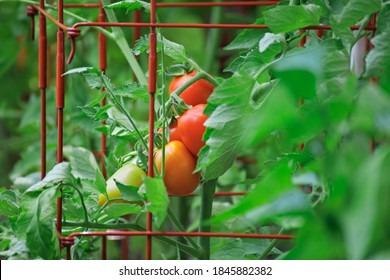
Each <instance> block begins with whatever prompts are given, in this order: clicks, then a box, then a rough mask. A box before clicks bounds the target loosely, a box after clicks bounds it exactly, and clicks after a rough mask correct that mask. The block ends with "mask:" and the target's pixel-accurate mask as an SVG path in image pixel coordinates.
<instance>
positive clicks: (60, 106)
mask: <svg viewBox="0 0 390 280" xmlns="http://www.w3.org/2000/svg"><path fill="white" fill-rule="evenodd" d="M57 3H58V23H59V24H61V25H62V24H63V21H64V14H63V0H58V1H57ZM42 11H44V10H42V9H40V12H42ZM64 72H65V38H64V30H63V29H62V28H61V26H58V31H57V59H56V108H57V162H58V163H60V162H62V161H63V146H64V144H63V128H64V121H63V116H64V105H65V104H64V101H65V92H64V91H65V84H64V82H65V81H64V76H63V75H62V74H63V73H64ZM61 192H62V190H61ZM56 228H57V231H58V232H59V233H60V234H61V232H62V196H60V197H59V198H58V199H57V225H56Z"/></svg>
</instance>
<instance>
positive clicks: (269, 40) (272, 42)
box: [259, 33, 286, 53]
mask: <svg viewBox="0 0 390 280" xmlns="http://www.w3.org/2000/svg"><path fill="white" fill-rule="evenodd" d="M283 45H286V40H285V38H284V36H283V35H282V34H273V33H265V34H264V37H263V38H262V39H261V40H260V42H259V52H261V53H263V52H265V51H267V50H268V49H271V48H272V51H273V52H275V53H280V52H281V51H282V46H283Z"/></svg>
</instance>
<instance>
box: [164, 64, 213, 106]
mask: <svg viewBox="0 0 390 280" xmlns="http://www.w3.org/2000/svg"><path fill="white" fill-rule="evenodd" d="M197 73H198V72H197V71H196V70H195V71H192V72H190V73H188V74H186V75H182V76H177V77H175V78H173V80H172V81H171V83H170V85H169V94H171V93H172V92H174V91H175V90H176V89H178V88H179V87H180V86H181V85H183V84H184V83H185V82H187V81H188V80H189V79H191V78H192V77H194V76H195V75H196V74H197ZM213 90H214V86H213V85H212V84H211V83H210V82H209V81H207V80H205V79H200V80H198V81H196V82H195V83H193V84H191V85H190V86H188V87H187V88H186V89H185V90H184V91H183V92H182V93H181V94H180V95H179V96H180V98H181V99H183V101H184V103H186V104H187V105H191V106H196V105H198V104H205V103H207V99H208V98H209V96H210V95H211V93H212V92H213Z"/></svg>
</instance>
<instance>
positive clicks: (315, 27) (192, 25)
mask: <svg viewBox="0 0 390 280" xmlns="http://www.w3.org/2000/svg"><path fill="white" fill-rule="evenodd" d="M81 26H100V27H113V26H115V27H161V28H237V29H245V28H256V29H268V26H267V25H265V24H233V23H220V24H210V23H135V22H79V23H76V24H74V25H73V28H78V27H81ZM68 29H72V28H69V27H68ZM305 29H310V30H331V29H332V27H331V26H330V25H312V26H307V27H305ZM350 29H351V30H359V29H360V26H351V27H350ZM375 29H376V27H375V26H371V25H367V26H366V27H365V28H364V30H375Z"/></svg>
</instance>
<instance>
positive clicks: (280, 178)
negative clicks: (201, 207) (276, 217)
mask: <svg viewBox="0 0 390 280" xmlns="http://www.w3.org/2000/svg"><path fill="white" fill-rule="evenodd" d="M291 176H292V170H291V167H289V166H288V165H287V164H286V162H285V161H283V162H277V163H276V164H274V165H273V166H272V168H269V169H268V170H267V171H266V173H265V174H264V176H263V177H262V179H261V180H260V181H259V182H258V184H257V185H256V187H255V189H253V190H252V191H251V192H250V193H249V194H247V195H246V196H245V197H244V198H243V199H242V200H240V202H239V203H238V204H237V205H234V206H233V208H231V209H230V210H228V211H226V212H225V213H222V214H220V215H218V216H215V217H214V218H213V219H212V221H213V222H215V223H221V222H224V221H226V220H228V219H231V218H234V217H235V216H240V215H244V214H248V213H251V211H252V214H248V215H249V216H248V217H251V215H252V217H253V216H255V217H256V218H257V217H258V214H257V213H256V211H262V212H263V213H265V214H266V213H267V211H271V212H272V211H276V210H275V209H273V208H272V207H269V206H268V208H260V207H261V206H263V205H266V204H268V203H271V202H273V201H274V200H276V199H278V198H279V197H280V196H281V195H283V194H285V193H288V192H289V191H291V190H293V189H294V188H296V186H294V184H292V181H291ZM300 201H302V200H300ZM276 203H277V204H278V207H280V205H281V204H280V203H278V202H276ZM271 205H272V204H271ZM276 209H277V208H276ZM281 209H283V208H281ZM283 210H284V209H283ZM253 211H254V212H253ZM276 212H277V211H276ZM273 213H275V212H273ZM254 220H255V219H254Z"/></svg>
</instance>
